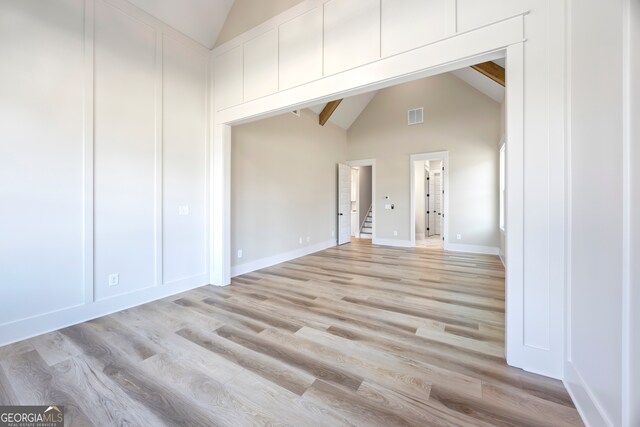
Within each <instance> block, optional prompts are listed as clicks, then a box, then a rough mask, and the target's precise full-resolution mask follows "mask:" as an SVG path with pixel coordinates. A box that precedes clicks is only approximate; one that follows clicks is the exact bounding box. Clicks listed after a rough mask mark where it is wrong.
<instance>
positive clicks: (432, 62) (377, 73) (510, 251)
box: [209, 21, 561, 376]
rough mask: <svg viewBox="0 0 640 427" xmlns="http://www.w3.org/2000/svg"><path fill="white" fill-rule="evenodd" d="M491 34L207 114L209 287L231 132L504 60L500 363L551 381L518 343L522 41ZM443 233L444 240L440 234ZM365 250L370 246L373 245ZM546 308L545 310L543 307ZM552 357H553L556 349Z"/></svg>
mask: <svg viewBox="0 0 640 427" xmlns="http://www.w3.org/2000/svg"><path fill="white" fill-rule="evenodd" d="M505 23H506V21H505ZM505 25H506V24H505ZM498 27H499V25H494V26H492V27H491V31H492V35H491V36H486V35H480V34H481V33H482V32H483V31H484V30H487V31H489V30H488V29H482V28H481V29H479V30H476V31H474V32H471V33H467V36H471V34H473V43H470V44H469V43H468V44H466V45H465V44H462V45H460V46H459V49H462V50H465V49H467V53H466V54H462V53H461V52H459V51H456V52H454V51H452V50H451V49H448V48H447V45H448V42H447V41H445V42H442V43H436V44H434V45H431V46H429V47H428V48H427V51H428V50H429V49H436V50H437V51H438V52H440V54H434V53H433V52H432V53H431V54H426V53H427V52H426V51H425V49H415V50H412V51H409V52H405V53H403V54H399V55H397V56H394V57H391V58H386V59H381V60H380V61H378V62H376V63H372V64H369V65H365V66H362V67H358V68H355V69H353V70H350V71H346V72H343V73H339V74H337V75H335V76H330V77H326V78H323V79H320V80H317V81H314V82H311V83H308V84H305V85H302V86H300V87H297V88H293V89H290V90H287V91H284V92H279V93H276V94H273V95H270V96H266V97H264V98H260V99H258V100H255V101H251V102H248V103H245V104H241V105H238V106H236V107H230V108H228V109H226V110H221V111H218V112H215V111H216V110H215V108H212V109H211V116H212V117H211V119H212V122H213V123H214V125H213V126H211V128H212V129H211V132H212V136H213V138H212V141H213V147H212V149H211V150H210V154H209V159H210V167H211V170H212V174H211V178H210V179H211V189H212V197H210V201H209V203H210V212H211V218H210V220H211V227H210V230H209V233H210V235H209V244H210V251H209V254H210V260H209V262H210V272H211V280H210V282H211V283H212V284H214V285H217V286H226V285H229V284H230V283H231V274H230V273H231V232H230V230H231V126H234V125H238V124H243V123H249V122H252V121H255V120H259V119H263V118H267V117H271V116H276V115H278V114H282V113H284V112H287V111H291V110H292V109H298V108H307V107H309V106H312V105H317V104H319V103H321V102H324V101H326V102H328V101H331V100H334V99H338V98H344V97H349V96H353V95H358V94H361V93H364V92H369V91H372V90H378V89H383V88H385V87H390V86H394V85H398V84H401V83H406V82H408V81H413V80H418V79H421V78H425V77H429V76H433V75H437V74H442V73H445V72H448V71H453V70H456V69H460V68H464V67H466V66H470V65H473V64H476V63H480V62H486V61H489V60H494V59H498V58H502V57H505V56H506V59H507V61H506V71H507V73H506V74H507V75H506V80H507V85H506V87H507V89H506V115H507V117H506V128H507V130H506V132H507V138H506V140H507V149H506V150H507V151H506V158H507V171H506V175H507V188H506V209H507V210H506V212H507V218H506V230H507V234H506V239H505V246H506V253H507V266H506V273H505V282H506V284H505V287H506V301H505V335H506V339H505V357H506V360H507V364H509V365H511V366H515V367H518V368H523V369H526V370H529V371H532V372H537V373H543V374H549V375H551V376H554V374H555V371H554V370H553V366H554V359H555V358H556V357H557V356H555V355H554V353H553V352H552V351H551V349H550V348H549V349H547V348H539V347H536V346H532V345H529V344H528V343H527V342H526V340H525V306H526V305H527V303H528V301H526V300H525V292H524V290H525V271H524V263H525V253H524V140H525V130H524V104H525V90H524V85H525V73H524V68H525V67H524V43H525V40H520V41H514V40H513V38H512V34H511V32H505V31H502V30H501V31H498ZM487 28H488V27H487ZM517 28H518V29H519V30H522V29H523V26H522V21H519V24H518V26H517ZM494 30H495V32H493V31H494ZM502 36H504V38H503V37H502ZM463 39H464V40H466V41H467V42H469V39H467V38H466V37H462V38H461V37H454V38H452V39H450V41H452V42H453V41H457V40H463ZM481 42H482V43H481ZM452 52H453V53H452ZM387 64H389V65H387ZM211 79H212V84H211V89H210V90H211V92H212V95H213V91H214V90H215V82H214V81H213V79H214V75H213V73H212V75H211ZM363 81H364V83H363ZM374 182H375V181H374ZM376 204H377V200H376ZM414 225H415V223H414ZM446 232H447V234H448V230H446ZM376 236H377V234H376ZM414 238H415V231H414ZM373 243H374V244H376V241H375V239H374V241H373ZM549 309H551V307H550V306H549ZM547 332H548V331H547ZM556 351H561V350H559V349H556Z"/></svg>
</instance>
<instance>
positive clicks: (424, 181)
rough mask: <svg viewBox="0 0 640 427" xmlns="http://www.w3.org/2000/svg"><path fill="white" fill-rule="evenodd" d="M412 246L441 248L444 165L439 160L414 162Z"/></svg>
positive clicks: (442, 236) (442, 238)
mask: <svg viewBox="0 0 640 427" xmlns="http://www.w3.org/2000/svg"><path fill="white" fill-rule="evenodd" d="M414 180H415V189H416V190H415V200H416V212H415V216H416V219H415V227H416V235H415V239H416V247H426V248H435V249H442V248H443V240H444V214H445V212H444V191H445V190H444V166H443V161H442V160H440V159H438V160H419V161H417V162H415V176H414Z"/></svg>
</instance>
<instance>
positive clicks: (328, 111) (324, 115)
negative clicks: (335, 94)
mask: <svg viewBox="0 0 640 427" xmlns="http://www.w3.org/2000/svg"><path fill="white" fill-rule="evenodd" d="M341 102H342V99H338V100H336V101H331V102H330V103H328V104H327V106H326V107H324V109H323V110H322V112H321V113H320V126H324V125H325V124H326V123H327V121H328V120H329V118H330V117H331V115H332V114H333V112H334V111H336V108H338V105H340V103H341Z"/></svg>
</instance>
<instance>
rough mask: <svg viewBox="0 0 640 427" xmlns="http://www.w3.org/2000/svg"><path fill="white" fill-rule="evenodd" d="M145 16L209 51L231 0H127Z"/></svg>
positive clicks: (220, 28) (225, 17) (231, 2)
mask: <svg viewBox="0 0 640 427" xmlns="http://www.w3.org/2000/svg"><path fill="white" fill-rule="evenodd" d="M129 1H130V2H131V3H133V4H135V5H136V6H138V7H139V8H140V9H142V10H144V11H145V12H147V13H148V14H150V15H152V16H154V17H156V18H157V19H159V20H161V21H163V22H165V23H167V24H169V25H170V26H172V27H173V28H175V29H177V30H178V31H181V32H183V33H184V34H186V35H187V36H189V37H191V38H192V39H194V40H195V41H197V42H199V43H200V44H202V45H204V46H206V47H208V48H209V49H211V48H213V45H214V44H215V42H216V39H217V38H218V34H219V33H220V30H222V26H223V25H224V21H225V20H226V19H227V15H228V14H229V10H230V9H231V6H232V5H233V1H234V0H179V1H178V0H129Z"/></svg>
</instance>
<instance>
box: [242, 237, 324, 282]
mask: <svg viewBox="0 0 640 427" xmlns="http://www.w3.org/2000/svg"><path fill="white" fill-rule="evenodd" d="M334 246H336V241H335V240H327V241H326V242H322V243H317V244H315V245H311V246H306V247H304V248H301V249H295V250H293V251H289V252H284V253H281V254H278V255H273V256H269V257H266V258H260V259H257V260H255V261H251V262H247V263H244V264H240V265H236V266H233V267H231V277H237V276H240V275H243V274H247V273H251V272H252V271H256V270H260V269H263V268H267V267H271V266H273V265H276V264H282V263H283V262H287V261H291V260H292V259H296V258H300V257H303V256H305V255H309V254H312V253H315V252H319V251H323V250H325V249H328V248H331V247H334Z"/></svg>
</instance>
